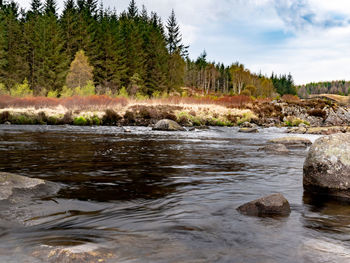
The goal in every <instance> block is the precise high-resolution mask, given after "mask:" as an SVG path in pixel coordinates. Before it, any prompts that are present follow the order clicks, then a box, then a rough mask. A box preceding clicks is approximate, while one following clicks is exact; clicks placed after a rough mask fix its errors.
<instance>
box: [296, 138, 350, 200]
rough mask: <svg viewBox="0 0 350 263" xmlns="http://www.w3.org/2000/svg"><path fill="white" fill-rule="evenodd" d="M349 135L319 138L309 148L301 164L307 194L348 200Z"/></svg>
mask: <svg viewBox="0 0 350 263" xmlns="http://www.w3.org/2000/svg"><path fill="white" fill-rule="evenodd" d="M349 153H350V134H343V133H338V134H333V135H329V136H325V137H321V138H319V139H317V140H316V141H315V143H314V144H313V145H312V146H311V147H310V150H309V152H308V155H307V158H306V160H305V163H304V169H303V172H304V175H303V184H304V189H305V191H307V192H311V193H316V194H326V195H330V196H335V197H340V198H345V199H349V200H350V154H349Z"/></svg>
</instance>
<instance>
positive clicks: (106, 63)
mask: <svg viewBox="0 0 350 263" xmlns="http://www.w3.org/2000/svg"><path fill="white" fill-rule="evenodd" d="M100 16H101V17H100V21H99V24H100V25H99V29H98V32H97V40H98V45H99V48H98V49H99V51H100V52H99V57H98V58H97V59H96V61H97V63H98V66H97V67H96V66H95V79H96V80H97V82H98V83H100V84H102V86H103V88H104V89H106V88H108V89H109V90H110V91H112V92H114V93H115V92H116V91H117V90H118V89H119V88H121V86H122V84H123V80H124V79H125V78H126V71H127V68H126V57H125V54H126V53H127V52H126V50H125V47H124V45H123V41H122V37H121V35H120V30H119V26H118V22H117V17H116V16H115V15H108V14H106V13H103V14H101V15H100Z"/></svg>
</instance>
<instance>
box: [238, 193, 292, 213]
mask: <svg viewBox="0 0 350 263" xmlns="http://www.w3.org/2000/svg"><path fill="white" fill-rule="evenodd" d="M237 210H238V211H239V212H241V213H242V214H244V215H249V216H289V214H290V206H289V202H288V200H287V199H286V198H285V197H284V196H283V195H282V194H272V195H269V196H265V197H263V198H260V199H257V200H254V201H251V202H249V203H246V204H244V205H241V206H240V207H238V208H237Z"/></svg>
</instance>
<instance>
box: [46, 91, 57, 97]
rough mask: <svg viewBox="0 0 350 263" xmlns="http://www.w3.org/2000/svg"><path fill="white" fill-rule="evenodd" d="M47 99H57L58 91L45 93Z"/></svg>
mask: <svg viewBox="0 0 350 263" xmlns="http://www.w3.org/2000/svg"><path fill="white" fill-rule="evenodd" d="M47 97H48V98H57V97H58V91H57V90H50V91H49V92H48V93H47Z"/></svg>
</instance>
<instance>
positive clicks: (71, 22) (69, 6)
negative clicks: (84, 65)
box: [60, 0, 79, 63]
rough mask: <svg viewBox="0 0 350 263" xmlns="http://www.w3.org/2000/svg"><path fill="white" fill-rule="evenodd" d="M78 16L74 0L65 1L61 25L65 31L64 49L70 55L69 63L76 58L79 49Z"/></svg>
mask: <svg viewBox="0 0 350 263" xmlns="http://www.w3.org/2000/svg"><path fill="white" fill-rule="evenodd" d="M77 16H78V11H77V8H76V6H75V3H74V0H67V1H65V2H64V8H63V12H62V16H61V19H60V25H61V28H62V31H63V38H64V50H65V52H66V54H67V56H68V59H69V63H70V62H71V61H72V60H73V59H74V56H75V54H76V53H77V52H78V50H79V45H78V35H79V31H78V21H77Z"/></svg>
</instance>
